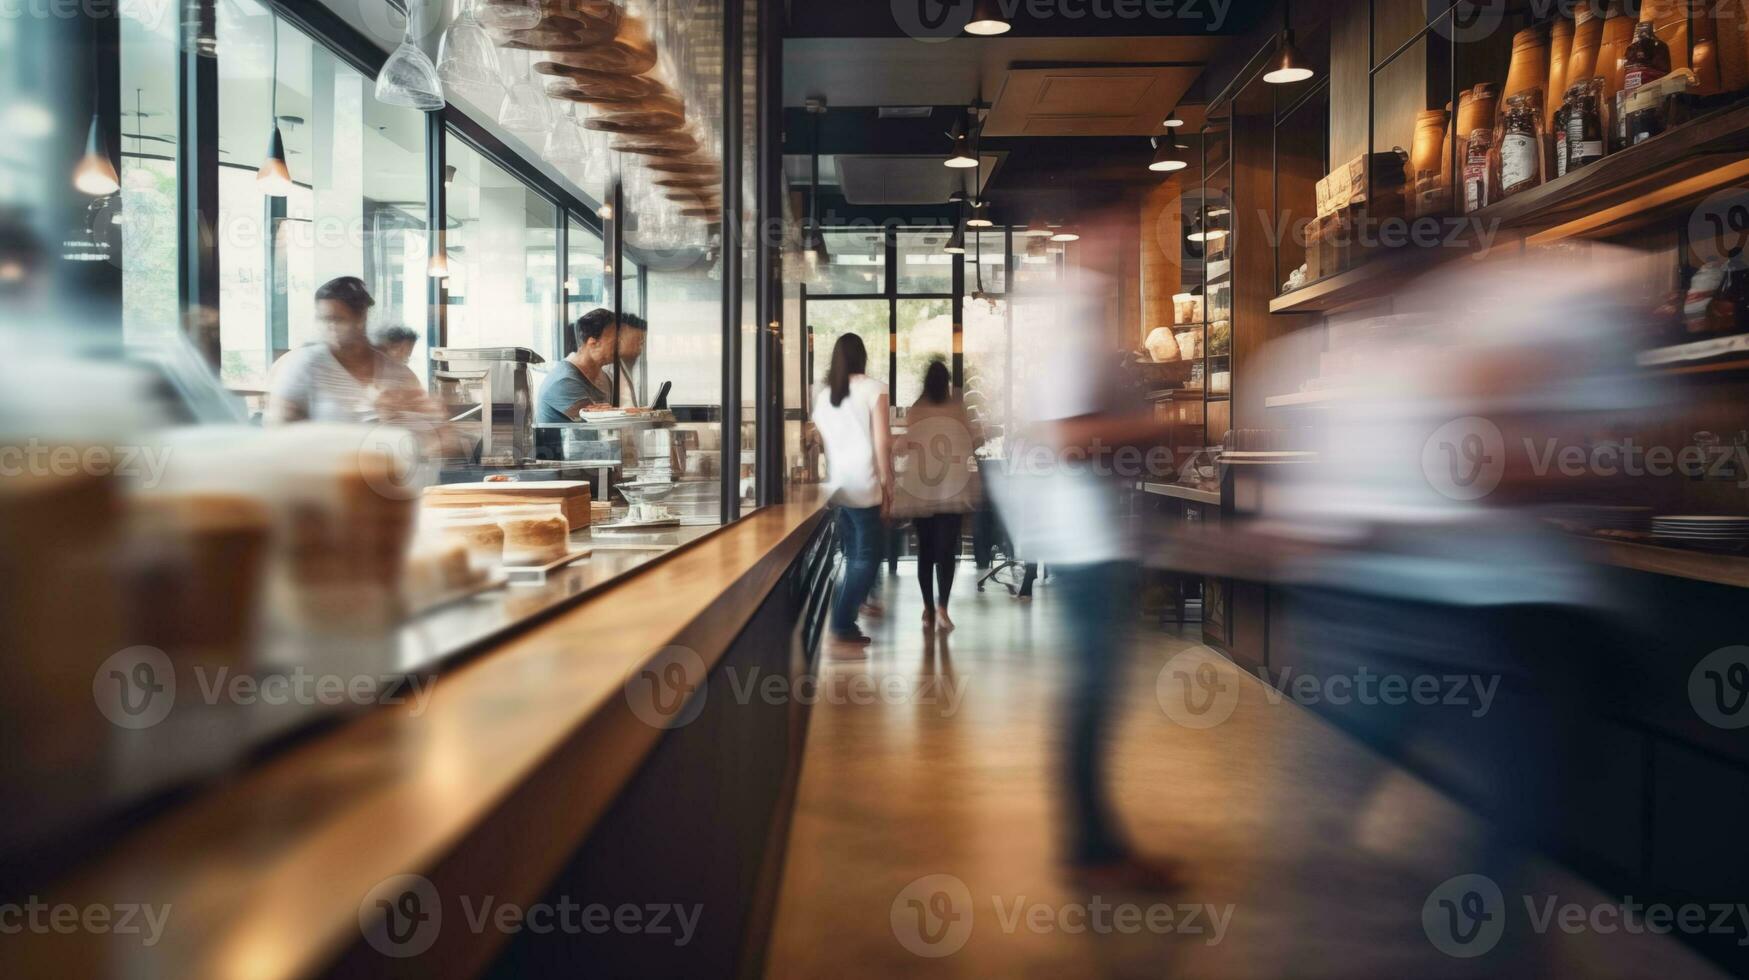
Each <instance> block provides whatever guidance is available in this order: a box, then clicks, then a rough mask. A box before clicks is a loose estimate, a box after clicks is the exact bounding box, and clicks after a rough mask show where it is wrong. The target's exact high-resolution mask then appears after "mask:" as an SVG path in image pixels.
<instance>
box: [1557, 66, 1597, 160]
mask: <svg viewBox="0 0 1749 980" xmlns="http://www.w3.org/2000/svg"><path fill="white" fill-rule="evenodd" d="M1602 91H1603V80H1602V79H1601V78H1593V79H1592V80H1591V81H1589V82H1580V83H1579V84H1577V85H1574V86H1573V87H1572V88H1570V89H1568V90H1567V103H1568V105H1569V106H1570V110H1569V112H1568V114H1567V119H1566V123H1567V131H1566V139H1565V141H1564V142H1565V144H1566V163H1565V166H1564V167H1563V168H1562V172H1563V173H1571V172H1572V171H1574V170H1578V169H1579V168H1581V167H1588V166H1590V165H1591V164H1593V163H1596V162H1597V161H1599V160H1601V159H1603V151H1604V139H1603V137H1604V132H1605V131H1604V127H1603V106H1602V104H1601V100H1600V99H1599V96H1600V95H1601V93H1602Z"/></svg>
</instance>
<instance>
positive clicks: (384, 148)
mask: <svg viewBox="0 0 1749 980" xmlns="http://www.w3.org/2000/svg"><path fill="white" fill-rule="evenodd" d="M217 30H218V74H219V119H218V126H219V143H220V162H219V227H218V231H217V238H218V242H217V244H218V254H219V279H220V284H219V323H220V347H221V351H222V357H223V360H222V364H221V368H220V371H221V376H222V377H223V379H224V381H225V383H226V384H228V385H230V386H232V387H234V388H242V389H259V388H262V387H265V386H266V381H267V377H268V373H269V369H270V367H271V365H272V364H273V363H274V362H275V361H276V360H277V359H278V358H280V357H281V356H283V355H284V354H285V353H286V352H287V351H289V350H292V349H294V348H297V347H301V346H303V345H305V344H308V343H312V342H314V341H316V340H318V339H319V338H320V333H319V328H318V326H317V324H316V321H315V313H314V294H315V291H316V289H317V287H319V286H321V285H322V284H323V283H325V282H327V281H328V280H330V279H334V278H336V277H339V276H357V277H359V278H361V279H363V280H364V282H365V284H366V286H367V288H369V290H370V292H371V295H372V297H373V298H374V299H375V300H376V306H375V307H374V308H373V309H372V311H371V327H372V328H373V329H375V330H380V329H382V328H385V327H391V326H407V327H411V328H412V329H413V330H414V332H415V333H417V334H418V335H419V336H420V338H421V339H420V342H419V343H420V346H419V348H418V349H416V350H415V353H414V357H413V364H414V365H415V366H416V367H421V366H422V364H423V362H424V357H423V355H422V350H423V344H424V340H423V338H424V335H425V330H424V325H425V323H426V282H425V280H426V265H427V246H426V238H425V214H426V202H425V193H424V187H425V117H424V114H422V113H420V112H416V111H414V110H411V109H402V108H396V107H394V106H387V105H384V104H382V103H380V102H378V101H377V100H376V99H375V98H374V97H373V95H372V89H373V86H374V80H373V79H372V78H371V77H369V76H367V75H365V74H363V73H361V72H359V71H358V70H356V69H355V68H353V67H352V66H351V65H349V64H347V63H346V62H345V61H344V60H343V59H341V57H340V56H339V55H337V54H335V53H334V52H333V51H331V50H329V49H328V48H327V47H326V46H325V45H322V44H319V43H317V42H315V41H314V40H313V39H311V38H310V37H308V36H307V35H305V34H303V33H302V32H301V31H299V30H297V29H296V28H295V27H293V26H292V25H291V24H289V23H286V22H285V21H284V20H283V19H282V20H281V21H280V22H279V24H278V26H277V29H276V27H275V24H274V17H273V16H272V15H271V14H270V13H269V11H268V9H267V8H266V7H265V6H263V5H262V4H259V3H255V2H252V0H237V2H236V3H226V4H219V5H218V7H217ZM276 46H277V52H278V57H277V62H278V64H277V67H278V73H277V78H276V76H275V74H274V63H275V60H276V59H275V49H276ZM275 113H277V119H276V117H275ZM276 122H277V124H278V126H279V131H280V133H281V135H282V136H283V138H284V141H285V151H286V162H287V166H288V168H289V169H290V171H291V178H292V187H291V190H290V192H289V193H288V194H287V195H286V196H284V197H269V196H266V195H264V194H263V193H262V191H261V188H260V187H259V186H258V185H257V183H256V179H255V171H256V168H257V167H258V166H260V163H261V160H262V158H263V157H265V155H266V152H267V146H268V139H269V136H270V135H271V134H272V132H273V127H274V125H275V123H276ZM172 234H173V231H172ZM421 369H422V367H421Z"/></svg>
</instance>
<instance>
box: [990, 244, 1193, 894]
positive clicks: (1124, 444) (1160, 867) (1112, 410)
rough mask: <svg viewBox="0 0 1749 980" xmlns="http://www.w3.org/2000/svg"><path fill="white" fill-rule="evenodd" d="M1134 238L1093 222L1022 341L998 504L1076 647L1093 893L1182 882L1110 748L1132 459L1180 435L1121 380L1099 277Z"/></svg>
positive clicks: (1081, 872)
mask: <svg viewBox="0 0 1749 980" xmlns="http://www.w3.org/2000/svg"><path fill="white" fill-rule="evenodd" d="M1121 241H1122V236H1121V234H1120V233H1119V232H1118V230H1117V229H1116V228H1115V227H1112V228H1104V227H1101V226H1100V223H1099V222H1089V223H1088V224H1087V225H1085V226H1084V227H1083V232H1082V238H1081V242H1080V244H1079V245H1077V246H1076V248H1077V254H1076V255H1075V256H1074V257H1075V258H1077V259H1078V260H1079V262H1078V264H1077V265H1076V267H1075V268H1073V269H1072V270H1070V271H1069V273H1068V275H1067V279H1066V281H1063V282H1060V283H1057V284H1055V285H1054V286H1053V287H1052V293H1053V295H1054V298H1055V302H1056V303H1057V308H1056V315H1055V316H1054V317H1051V318H1041V320H1040V322H1039V324H1038V326H1039V328H1040V329H1039V331H1038V332H1037V333H1036V334H1035V333H1034V332H1032V331H1027V332H1026V335H1022V336H1017V337H1016V338H1015V342H1016V344H1023V345H1026V347H1027V349H1026V350H1025V351H1023V352H1020V353H1018V354H1017V356H1016V361H1017V363H1020V364H1024V365H1028V366H1029V368H1030V370H1029V371H1027V372H1024V373H1023V376H1021V377H1018V378H1016V379H1015V391H1016V392H1024V393H1025V394H1024V397H1017V398H1016V399H1015V412H1016V415H1017V416H1018V417H1019V418H1018V421H1019V423H1020V426H1019V429H1018V431H1017V432H1016V433H1015V438H1014V439H1013V441H1012V443H1011V444H1010V445H1009V446H1008V447H1007V449H1008V452H1009V458H1008V466H1007V470H1006V472H1005V473H1003V474H1001V475H1000V476H999V477H998V478H997V479H995V480H994V481H993V484H992V493H994V494H996V495H997V501H996V502H997V504H998V506H999V509H1000V511H1001V514H1002V519H1003V521H1004V522H1005V523H1006V525H1007V527H1008V530H1009V534H1010V536H1011V538H1012V539H1013V541H1014V544H1015V550H1016V552H1017V553H1018V554H1019V555H1021V556H1023V557H1024V558H1025V559H1026V560H1027V561H1028V562H1038V563H1042V564H1044V565H1046V566H1049V567H1050V568H1051V570H1052V575H1053V578H1054V581H1055V583H1056V587H1055V589H1054V591H1055V592H1056V594H1057V595H1056V597H1057V600H1058V602H1059V603H1060V607H1061V609H1062V611H1063V612H1062V615H1063V616H1064V617H1065V620H1066V621H1065V623H1064V626H1065V631H1064V632H1065V635H1066V636H1067V638H1068V641H1069V643H1070V644H1071V645H1072V649H1071V650H1070V651H1069V657H1068V666H1069V681H1068V690H1067V692H1066V697H1065V701H1064V704H1063V706H1062V711H1063V745H1062V747H1061V752H1062V758H1061V765H1062V766H1063V777H1062V778H1063V786H1064V800H1063V803H1064V807H1065V810H1066V813H1065V828H1064V836H1065V838H1066V840H1065V842H1064V845H1063V846H1064V849H1065V852H1066V853H1065V855H1064V856H1065V859H1066V861H1067V862H1068V864H1069V866H1070V870H1071V874H1072V875H1073V876H1074V877H1075V878H1076V879H1077V881H1078V882H1079V883H1081V884H1083V885H1085V886H1087V887H1089V888H1093V889H1100V888H1145V889H1164V888H1168V887H1170V886H1172V885H1173V884H1174V883H1175V879H1176V875H1175V874H1174V872H1173V871H1172V869H1171V868H1170V867H1169V866H1168V865H1167V864H1165V863H1164V862H1160V861H1156V860H1150V859H1148V858H1145V857H1143V856H1142V855H1140V854H1138V853H1137V852H1136V851H1135V849H1134V848H1133V847H1132V845H1131V844H1130V842H1129V841H1128V840H1127V838H1126V836H1125V834H1124V833H1123V831H1122V830H1121V828H1120V827H1119V824H1118V820H1117V818H1116V816H1115V814H1114V813H1113V808H1112V805H1111V801H1110V798H1109V796H1108V793H1107V787H1106V781H1107V780H1106V771H1105V770H1106V767H1105V763H1106V760H1107V757H1108V753H1107V746H1106V742H1107V740H1108V739H1109V737H1110V736H1111V734H1112V733H1111V728H1112V724H1111V723H1112V709H1113V701H1114V694H1115V690H1116V687H1117V685H1118V683H1119V681H1120V680H1121V678H1122V675H1123V669H1124V666H1125V663H1126V657H1127V654H1128V652H1129V646H1130V640H1131V632H1132V631H1131V619H1132V617H1133V615H1134V608H1135V606H1134V602H1133V593H1134V589H1135V585H1136V567H1137V566H1136V560H1137V542H1136V540H1135V536H1134V535H1133V534H1132V533H1131V532H1130V530H1129V528H1128V527H1126V525H1125V522H1124V520H1123V517H1122V513H1123V512H1122V500H1123V498H1122V493H1123V488H1122V482H1121V480H1120V479H1119V473H1118V470H1119V469H1121V466H1120V465H1119V464H1120V460H1121V459H1122V458H1123V457H1124V455H1125V454H1124V453H1122V452H1120V450H1124V449H1126V448H1128V447H1141V446H1151V445H1157V444H1159V443H1160V442H1162V441H1163V440H1165V439H1166V438H1167V435H1168V433H1167V431H1166V430H1165V429H1164V428H1163V427H1162V426H1161V425H1160V423H1158V422H1156V421H1155V419H1154V417H1153V415H1152V413H1151V412H1150V411H1149V406H1148V405H1146V404H1145V403H1142V402H1139V401H1136V400H1134V398H1133V397H1132V396H1133V391H1132V390H1131V389H1130V388H1129V387H1128V386H1127V385H1125V384H1123V383H1122V377H1121V375H1120V372H1119V370H1118V368H1119V364H1120V361H1121V356H1122V355H1121V347H1122V344H1121V341H1120V340H1119V339H1118V333H1117V328H1116V325H1115V317H1114V316H1113V315H1112V313H1111V312H1110V311H1111V310H1112V309H1113V304H1114V303H1115V301H1116V298H1117V296H1118V288H1117V284H1116V282H1115V281H1114V280H1113V279H1112V278H1110V277H1108V276H1106V275H1105V274H1103V273H1101V272H1096V271H1094V270H1096V269H1112V270H1115V269H1116V268H1117V261H1116V256H1117V248H1118V246H1119V242H1121ZM1134 479H1135V477H1134V476H1133V475H1132V476H1131V477H1130V481H1131V482H1132V483H1133V481H1134Z"/></svg>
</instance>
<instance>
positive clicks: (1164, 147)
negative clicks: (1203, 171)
mask: <svg viewBox="0 0 1749 980" xmlns="http://www.w3.org/2000/svg"><path fill="white" fill-rule="evenodd" d="M1187 149H1189V147H1185V146H1180V145H1178V140H1177V139H1176V138H1175V137H1170V136H1168V137H1166V138H1165V139H1161V138H1159V137H1155V139H1154V160H1153V162H1152V163H1150V164H1148V169H1149V170H1152V171H1154V172H1155V173H1166V174H1169V173H1172V172H1174V171H1177V170H1183V169H1184V168H1186V167H1188V166H1190V161H1189V160H1186V159H1185V158H1184V151H1185V150H1187Z"/></svg>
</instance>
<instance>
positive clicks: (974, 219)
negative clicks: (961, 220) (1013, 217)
mask: <svg viewBox="0 0 1749 980" xmlns="http://www.w3.org/2000/svg"><path fill="white" fill-rule="evenodd" d="M966 227H967V228H994V227H996V222H994V221H991V220H990V204H989V202H987V201H979V202H978V203H976V204H974V205H972V216H971V217H969V218H967V219H966Z"/></svg>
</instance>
